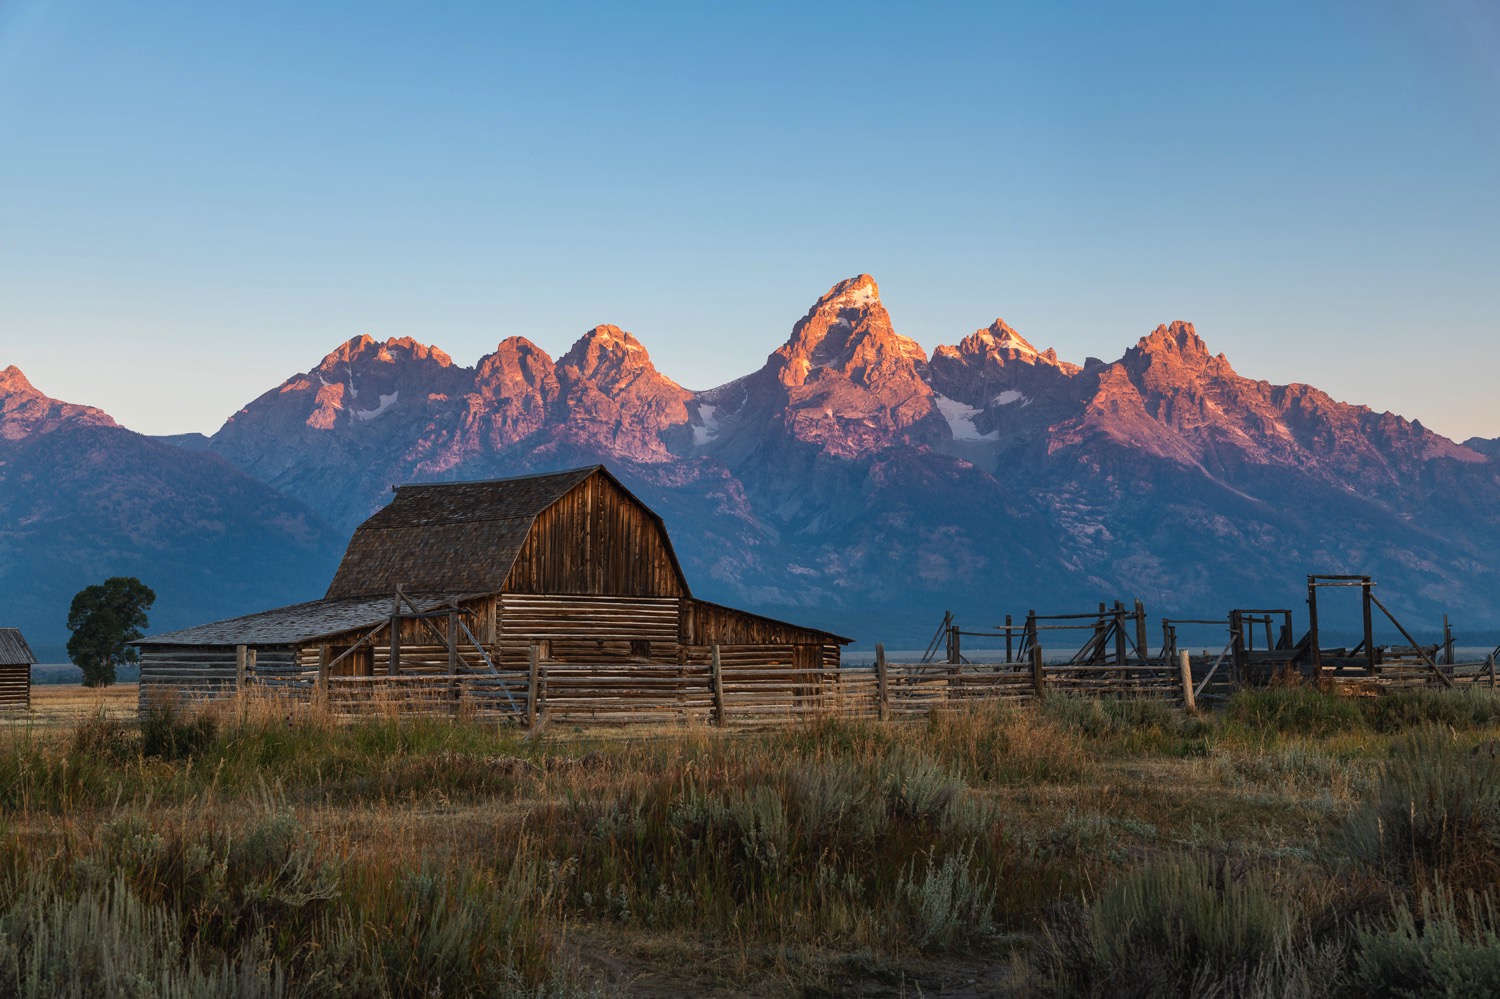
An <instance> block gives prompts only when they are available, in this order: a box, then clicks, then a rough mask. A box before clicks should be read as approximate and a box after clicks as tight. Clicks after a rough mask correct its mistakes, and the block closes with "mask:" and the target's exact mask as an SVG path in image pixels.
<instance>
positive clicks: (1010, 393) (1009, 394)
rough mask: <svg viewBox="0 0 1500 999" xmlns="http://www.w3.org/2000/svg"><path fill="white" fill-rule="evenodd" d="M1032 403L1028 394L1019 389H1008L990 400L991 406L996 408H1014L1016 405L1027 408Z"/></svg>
mask: <svg viewBox="0 0 1500 999" xmlns="http://www.w3.org/2000/svg"><path fill="white" fill-rule="evenodd" d="M1030 402H1031V400H1030V399H1029V398H1027V396H1026V393H1025V392H1021V391H1019V390H1017V389H1006V390H1005V391H1004V392H1001V393H1000V394H999V395H997V396H995V398H993V399H991V400H990V403H991V405H995V406H1012V405H1015V404H1016V403H1020V404H1021V405H1023V406H1025V405H1027V404H1028V403H1030Z"/></svg>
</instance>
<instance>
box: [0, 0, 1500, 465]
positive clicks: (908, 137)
mask: <svg viewBox="0 0 1500 999" xmlns="http://www.w3.org/2000/svg"><path fill="white" fill-rule="evenodd" d="M1497 10H1500V8H1497V5H1495V4H1493V3H1489V2H1487V0H1424V2H1416V0H1326V2H1324V0H1297V2H1287V3H1276V2H1271V3H1257V4H1219V3H1202V2H1193V3H1150V4H1126V3H1118V2H1100V3H1045V4H1044V3H1036V4H1026V5H1022V4H1003V3H976V4H956V3H955V4H943V3H924V4H915V3H892V4H884V3H870V2H865V3H858V4H855V3H838V4H806V3H788V4H775V3H757V4H743V5H727V4H689V3H682V4H649V3H645V4H620V3H609V4H599V5H577V4H556V5H553V4H546V5H537V6H531V5H525V6H523V5H512V4H503V3H490V2H480V0H473V2H457V0H455V2H430V3H417V2H407V3H384V2H377V0H363V2H315V0H313V2H309V0H298V2H284V0H255V2H238V0H225V2H208V3H202V2H188V0H179V2H157V0H132V2H129V3H120V2H118V0H0V366H3V365H5V364H11V363H13V364H18V365H19V366H20V367H21V368H22V369H23V370H24V371H25V372H26V373H27V374H28V375H29V376H30V377H31V379H32V381H33V382H35V383H36V384H37V386H38V387H39V388H41V389H42V390H43V391H45V392H47V393H49V394H51V395H55V396H59V397H61V398H65V399H68V400H70V401H76V402H82V403H88V404H91V405H96V406H100V407H102V408H104V409H105V410H107V411H108V412H110V413H111V414H112V415H114V416H115V417H116V418H117V419H119V420H120V421H121V422H122V423H124V424H125V425H127V426H130V427H132V428H134V429H137V430H141V431H143V432H148V433H170V432H182V431H189V430H198V431H205V432H211V431H213V430H214V429H216V428H217V427H218V426H219V425H220V423H222V421H223V420H224V418H225V417H226V416H228V415H229V414H230V413H232V412H233V411H234V410H236V409H237V408H238V407H239V406H241V405H243V404H244V403H245V402H248V401H249V400H250V399H251V398H253V397H254V396H255V395H257V394H258V393H259V392H261V391H263V390H266V389H268V388H271V387H273V386H274V385H276V384H277V383H278V382H279V381H280V380H281V379H283V378H285V377H286V376H288V375H290V374H292V373H294V372H297V371H303V370H306V369H308V368H309V367H311V366H312V365H313V364H315V363H316V362H317V360H318V359H319V358H320V357H321V356H322V355H323V354H324V353H326V352H327V351H328V350H330V349H332V348H333V347H334V346H335V345H336V344H338V343H340V342H341V341H343V340H345V339H347V338H349V337H350V336H353V335H356V334H359V333H368V334H370V335H372V336H375V337H377V338H380V339H385V338H387V337H391V336H408V335H409V336H414V337H416V338H418V339H420V340H422V341H424V342H428V343H435V344H437V345H438V346H440V347H442V348H443V349H445V350H447V351H448V352H449V353H450V354H452V355H453V356H454V358H455V359H456V360H457V361H459V362H461V363H465V364H472V363H474V362H475V361H476V360H477V359H478V358H479V357H480V356H481V355H482V354H484V353H487V352H488V351H490V350H492V349H493V348H494V345H495V344H496V343H497V342H498V341H499V340H500V339H501V338H503V337H505V336H509V335H513V334H520V335H523V336H526V337H529V338H531V339H532V340H534V341H536V342H537V343H538V344H540V345H541V346H542V347H543V348H545V349H546V350H548V351H549V352H551V353H553V354H554V356H555V355H557V354H560V353H562V352H563V351H564V350H566V349H567V347H568V346H569V345H570V344H571V343H572V342H573V341H574V340H575V339H576V338H577V337H578V336H579V335H580V334H581V333H583V332H584V331H585V330H586V329H588V328H590V327H592V326H594V325H596V324H598V323H604V322H611V323H616V324H618V325H620V326H623V327H625V328H626V329H629V330H630V331H632V332H633V333H635V334H636V335H637V336H638V337H640V338H641V340H642V341H643V342H644V343H645V344H646V346H647V347H648V348H649V349H650V351H651V353H652V357H653V358H654V359H655V361H656V363H657V365H658V367H660V368H661V369H662V370H663V371H665V372H666V373H667V374H668V375H670V376H671V377H673V378H675V379H677V380H678V381H679V382H682V383H683V384H685V385H687V386H688V387H690V388H707V387H709V386H712V385H715V384H718V383H721V382H723V381H726V380H728V379H730V378H733V377H737V376H739V375H741V374H744V373H747V372H749V371H751V370H753V369H754V368H756V367H758V366H759V365H760V364H761V363H762V361H763V360H764V358H765V355H766V354H767V353H769V352H770V351H771V350H773V349H774V348H775V347H776V346H777V345H778V344H780V343H781V342H782V341H783V340H784V338H785V336H786V334H787V332H788V331H789V329H790V327H791V325H792V323H793V322H794V321H795V320H796V319H797V318H798V317H799V316H800V315H801V314H802V313H803V312H804V311H805V310H806V309H807V307H808V306H809V305H810V304H811V303H812V301H813V300H814V299H815V298H816V297H817V296H818V295H819V294H821V293H822V292H823V291H824V290H826V288H827V287H828V286H829V285H831V284H832V283H834V282H835V281H837V280H840V279H842V278H845V277H849V276H851V275H854V274H857V273H860V272H869V273H871V274H873V275H874V276H875V277H876V279H877V280H878V281H879V282H880V284H881V288H882V292H883V297H884V299H885V303H886V306H887V307H888V308H889V309H890V311H891V315H892V318H893V319H894V321H895V324H896V328H897V329H898V330H900V331H901V332H903V333H906V334H907V335H909V336H912V337H914V338H916V339H917V340H918V341H919V342H920V343H922V345H923V346H924V347H926V348H927V349H928V351H929V352H930V351H931V350H932V348H933V347H935V346H936V345H938V344H939V343H953V342H956V341H957V340H958V339H959V338H961V337H962V336H964V335H966V334H967V333H969V332H970V331H972V330H974V329H976V328H978V327H980V326H983V325H986V324H988V323H989V322H990V321H991V320H993V319H994V318H995V317H996V316H1003V317H1005V318H1006V319H1007V320H1008V321H1009V322H1010V323H1011V324H1012V325H1014V326H1015V327H1016V328H1017V329H1019V330H1020V331H1021V333H1022V334H1024V335H1025V336H1027V337H1028V338H1030V339H1031V340H1032V341H1033V342H1035V343H1037V344H1038V345H1039V346H1055V347H1056V348H1057V349H1058V351H1059V353H1060V354H1061V355H1062V356H1063V357H1065V358H1069V359H1072V360H1075V361H1082V360H1083V359H1084V358H1085V357H1086V356H1089V355H1095V356H1099V357H1103V358H1106V359H1109V358H1114V357H1118V356H1119V355H1120V354H1121V353H1122V352H1123V351H1124V349H1125V348H1126V347H1128V346H1129V345H1131V344H1132V343H1134V341H1135V340H1136V339H1137V338H1138V337H1139V336H1141V335H1143V334H1145V333H1146V332H1148V331H1149V330H1150V329H1152V328H1153V327H1154V326H1155V325H1156V324H1157V323H1160V322H1167V321H1170V320H1173V319H1186V320H1189V321H1192V322H1194V323H1196V324H1197V326H1198V329H1199V332H1200V333H1201V334H1203V336H1204V337H1205V338H1206V339H1207V340H1208V342H1209V345H1210V347H1211V348H1213V349H1214V350H1216V351H1223V352H1225V353H1226V354H1228V355H1229V358H1230V360H1231V361H1232V362H1233V363H1234V364H1235V366H1236V367H1237V369H1238V370H1239V371H1240V372H1241V373H1243V374H1246V375H1249V376H1252V377H1256V378H1264V379H1267V380H1269V381H1273V382H1286V381H1294V380H1298V381H1308V382H1311V383H1313V384H1315V385H1318V386H1319V387H1322V388H1324V389H1327V390H1328V391H1330V392H1332V393H1333V394H1334V395H1335V396H1336V397H1338V398H1341V399H1346V400H1349V401H1353V402H1358V403H1364V404H1367V405H1370V406H1372V407H1373V408H1375V409H1377V410H1384V409H1390V410H1394V411H1395V412H1398V413H1401V414H1402V415H1404V416H1407V417H1415V418H1420V419H1421V420H1422V421H1423V422H1424V423H1426V424H1427V425H1429V426H1431V427H1433V428H1435V429H1437V430H1440V431H1442V432H1444V433H1447V434H1449V435H1450V436H1454V437H1458V438H1463V437H1466V436H1469V435H1471V434H1482V435H1485V436H1500V405H1497V394H1500V324H1497V318H1496V317H1497V315H1500V157H1497V153H1500V13H1497Z"/></svg>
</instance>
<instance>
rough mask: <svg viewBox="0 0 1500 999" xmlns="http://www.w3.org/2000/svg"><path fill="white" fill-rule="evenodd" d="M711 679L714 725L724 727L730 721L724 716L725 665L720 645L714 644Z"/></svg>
mask: <svg viewBox="0 0 1500 999" xmlns="http://www.w3.org/2000/svg"><path fill="white" fill-rule="evenodd" d="M709 670H710V672H709V678H710V680H711V681H712V682H713V687H714V724H715V725H723V724H724V723H725V722H727V721H728V720H729V719H728V718H727V717H725V714H724V664H723V663H722V662H720V661H719V643H718V642H715V643H714V644H713V649H712V650H711V658H710V659H709Z"/></svg>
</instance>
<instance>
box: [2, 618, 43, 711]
mask: <svg viewBox="0 0 1500 999" xmlns="http://www.w3.org/2000/svg"><path fill="white" fill-rule="evenodd" d="M35 662H36V656H34V655H32V654H31V646H29V645H27V644H26V639H25V638H24V637H22V635H21V629H20V628H0V708H4V709H11V708H23V709H24V708H29V707H31V667H32V665H33V664H34V663H35Z"/></svg>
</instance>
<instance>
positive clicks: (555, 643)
mask: <svg viewBox="0 0 1500 999" xmlns="http://www.w3.org/2000/svg"><path fill="white" fill-rule="evenodd" d="M500 604H501V610H500V634H499V647H500V657H501V660H502V661H503V663H504V665H505V666H508V667H521V666H525V665H526V662H527V658H528V656H529V655H530V647H531V643H532V642H536V641H544V642H546V645H547V655H548V657H550V658H551V659H554V660H558V661H560V662H578V661H581V660H587V661H603V662H626V661H629V660H632V659H635V660H642V661H647V662H659V663H675V662H676V661H677V632H678V628H679V624H678V622H679V614H680V608H681V601H679V600H677V599H675V598H672V597H583V596H572V595H568V594H529V593H506V594H502V595H501V597H500ZM642 642H644V643H646V649H645V655H642V654H641V652H642V649H641V646H640V645H639V644H635V645H633V644H632V643H642ZM497 665H498V664H497Z"/></svg>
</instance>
